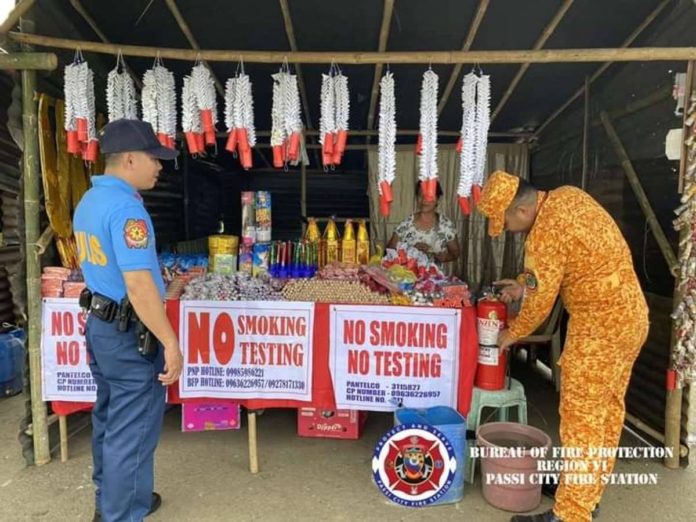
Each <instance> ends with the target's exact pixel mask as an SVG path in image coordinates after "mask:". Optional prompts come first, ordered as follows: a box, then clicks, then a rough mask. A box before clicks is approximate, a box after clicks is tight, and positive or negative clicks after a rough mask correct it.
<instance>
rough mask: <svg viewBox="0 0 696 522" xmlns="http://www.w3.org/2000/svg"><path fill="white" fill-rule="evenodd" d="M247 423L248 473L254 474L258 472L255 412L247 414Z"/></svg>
mask: <svg viewBox="0 0 696 522" xmlns="http://www.w3.org/2000/svg"><path fill="white" fill-rule="evenodd" d="M247 420H248V421H249V472H250V473H252V474H256V473H258V472H259V448H258V445H257V438H256V412H253V411H249V412H247Z"/></svg>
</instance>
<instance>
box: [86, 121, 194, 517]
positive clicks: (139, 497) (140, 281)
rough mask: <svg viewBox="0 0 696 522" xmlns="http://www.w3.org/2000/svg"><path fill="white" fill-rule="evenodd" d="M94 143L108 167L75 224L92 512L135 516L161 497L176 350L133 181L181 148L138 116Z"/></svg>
mask: <svg viewBox="0 0 696 522" xmlns="http://www.w3.org/2000/svg"><path fill="white" fill-rule="evenodd" d="M100 146H101V150H102V152H103V153H104V154H105V156H106V173H105V174H104V175H101V176H94V177H93V178H92V188H90V190H88V191H87V193H86V194H85V195H84V197H83V198H82V200H81V201H80V203H79V205H78V206H77V209H76V210H75V217H74V224H73V227H74V230H75V237H76V240H77V245H78V254H79V259H80V266H81V268H82V272H83V274H84V277H85V282H86V284H87V289H88V291H89V292H86V293H85V295H83V296H82V298H81V302H82V304H83V306H85V307H86V308H88V309H89V311H90V313H89V316H88V319H87V328H86V336H87V351H88V354H89V357H90V359H91V361H90V368H91V370H92V375H93V376H94V379H95V381H96V383H97V401H96V403H95V405H94V409H93V411H92V430H93V431H92V454H93V461H94V473H93V479H94V484H95V486H96V504H95V514H94V520H97V521H98V520H102V521H104V522H116V521H118V522H121V521H128V522H139V521H142V520H143V518H144V517H146V516H147V515H149V514H151V513H152V512H154V511H155V510H156V509H157V508H159V506H160V505H161V503H162V499H161V497H160V496H159V495H158V494H157V493H154V492H153V483H154V469H153V468H154V453H155V448H156V446H157V442H158V439H159V436H160V431H161V427H162V418H163V414H164V406H165V389H166V388H165V386H166V385H169V384H172V383H174V382H175V381H176V380H177V379H178V378H179V374H180V373H181V368H182V364H183V360H182V356H181V350H180V347H179V341H178V340H177V336H176V334H175V333H174V331H173V329H172V327H171V325H170V323H169V321H168V319H167V315H166V313H165V308H164V304H163V302H164V282H163V280H162V276H161V274H160V268H159V264H158V261H157V252H156V249H155V233H154V230H153V227H152V221H151V219H150V216H149V214H148V213H147V211H146V210H145V207H144V205H143V200H142V198H141V197H140V194H139V193H138V191H140V190H149V189H151V188H153V187H154V186H155V184H156V183H157V178H158V176H159V172H160V171H161V170H162V165H161V163H160V160H171V159H174V158H175V157H176V155H177V154H178V153H177V152H176V151H174V150H171V149H168V148H165V147H163V146H161V145H160V143H159V142H158V140H157V138H156V136H155V133H154V131H153V130H152V127H151V126H150V124H149V123H146V122H142V121H138V120H126V119H122V120H117V121H114V122H112V123H109V124H108V125H107V126H106V127H105V128H104V130H103V132H102V135H101V138H100ZM153 336H154V337H153ZM158 341H159V342H158Z"/></svg>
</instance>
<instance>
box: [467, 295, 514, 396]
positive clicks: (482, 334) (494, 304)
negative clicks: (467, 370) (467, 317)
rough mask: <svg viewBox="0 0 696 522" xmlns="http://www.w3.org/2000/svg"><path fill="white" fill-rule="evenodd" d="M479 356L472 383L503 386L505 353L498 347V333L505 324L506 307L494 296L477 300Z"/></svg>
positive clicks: (484, 386) (481, 386)
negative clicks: (474, 378)
mask: <svg viewBox="0 0 696 522" xmlns="http://www.w3.org/2000/svg"><path fill="white" fill-rule="evenodd" d="M476 323H477V328H478V339H479V357H478V366H477V367H476V380H475V381H474V384H475V385H476V386H477V387H478V388H481V389H484V390H493V391H494V390H502V389H503V388H504V387H505V371H506V369H507V354H506V353H501V352H500V349H499V348H498V333H499V332H500V331H502V330H504V329H505V327H506V326H507V307H506V306H505V303H503V302H502V301H500V300H498V299H497V298H496V297H494V296H486V297H484V298H482V299H480V300H479V302H478V305H477V307H476Z"/></svg>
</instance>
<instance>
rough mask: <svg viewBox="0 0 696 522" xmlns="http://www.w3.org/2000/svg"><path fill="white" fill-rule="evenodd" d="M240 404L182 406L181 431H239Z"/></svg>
mask: <svg viewBox="0 0 696 522" xmlns="http://www.w3.org/2000/svg"><path fill="white" fill-rule="evenodd" d="M239 424H240V423H239V404H237V403H236V402H232V401H229V402H207V403H206V402H199V403H186V402H185V403H183V404H182V405H181V431H183V432H188V431H221V430H238V429H239Z"/></svg>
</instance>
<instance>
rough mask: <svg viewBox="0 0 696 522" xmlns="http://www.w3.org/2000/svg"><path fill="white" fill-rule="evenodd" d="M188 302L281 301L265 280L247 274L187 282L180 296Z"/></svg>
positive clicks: (279, 296) (280, 297) (217, 275)
mask: <svg viewBox="0 0 696 522" xmlns="http://www.w3.org/2000/svg"><path fill="white" fill-rule="evenodd" d="M181 299H183V300H189V301H283V300H284V299H283V296H282V294H280V293H279V292H277V291H276V290H275V289H274V288H273V287H272V286H271V285H270V284H269V283H268V282H267V281H266V280H265V278H253V277H250V276H249V275H248V274H242V273H236V274H232V275H223V274H208V275H206V276H205V277H199V278H197V279H193V280H191V281H189V283H188V284H187V285H186V288H185V290H184V292H183V294H182V296H181Z"/></svg>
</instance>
